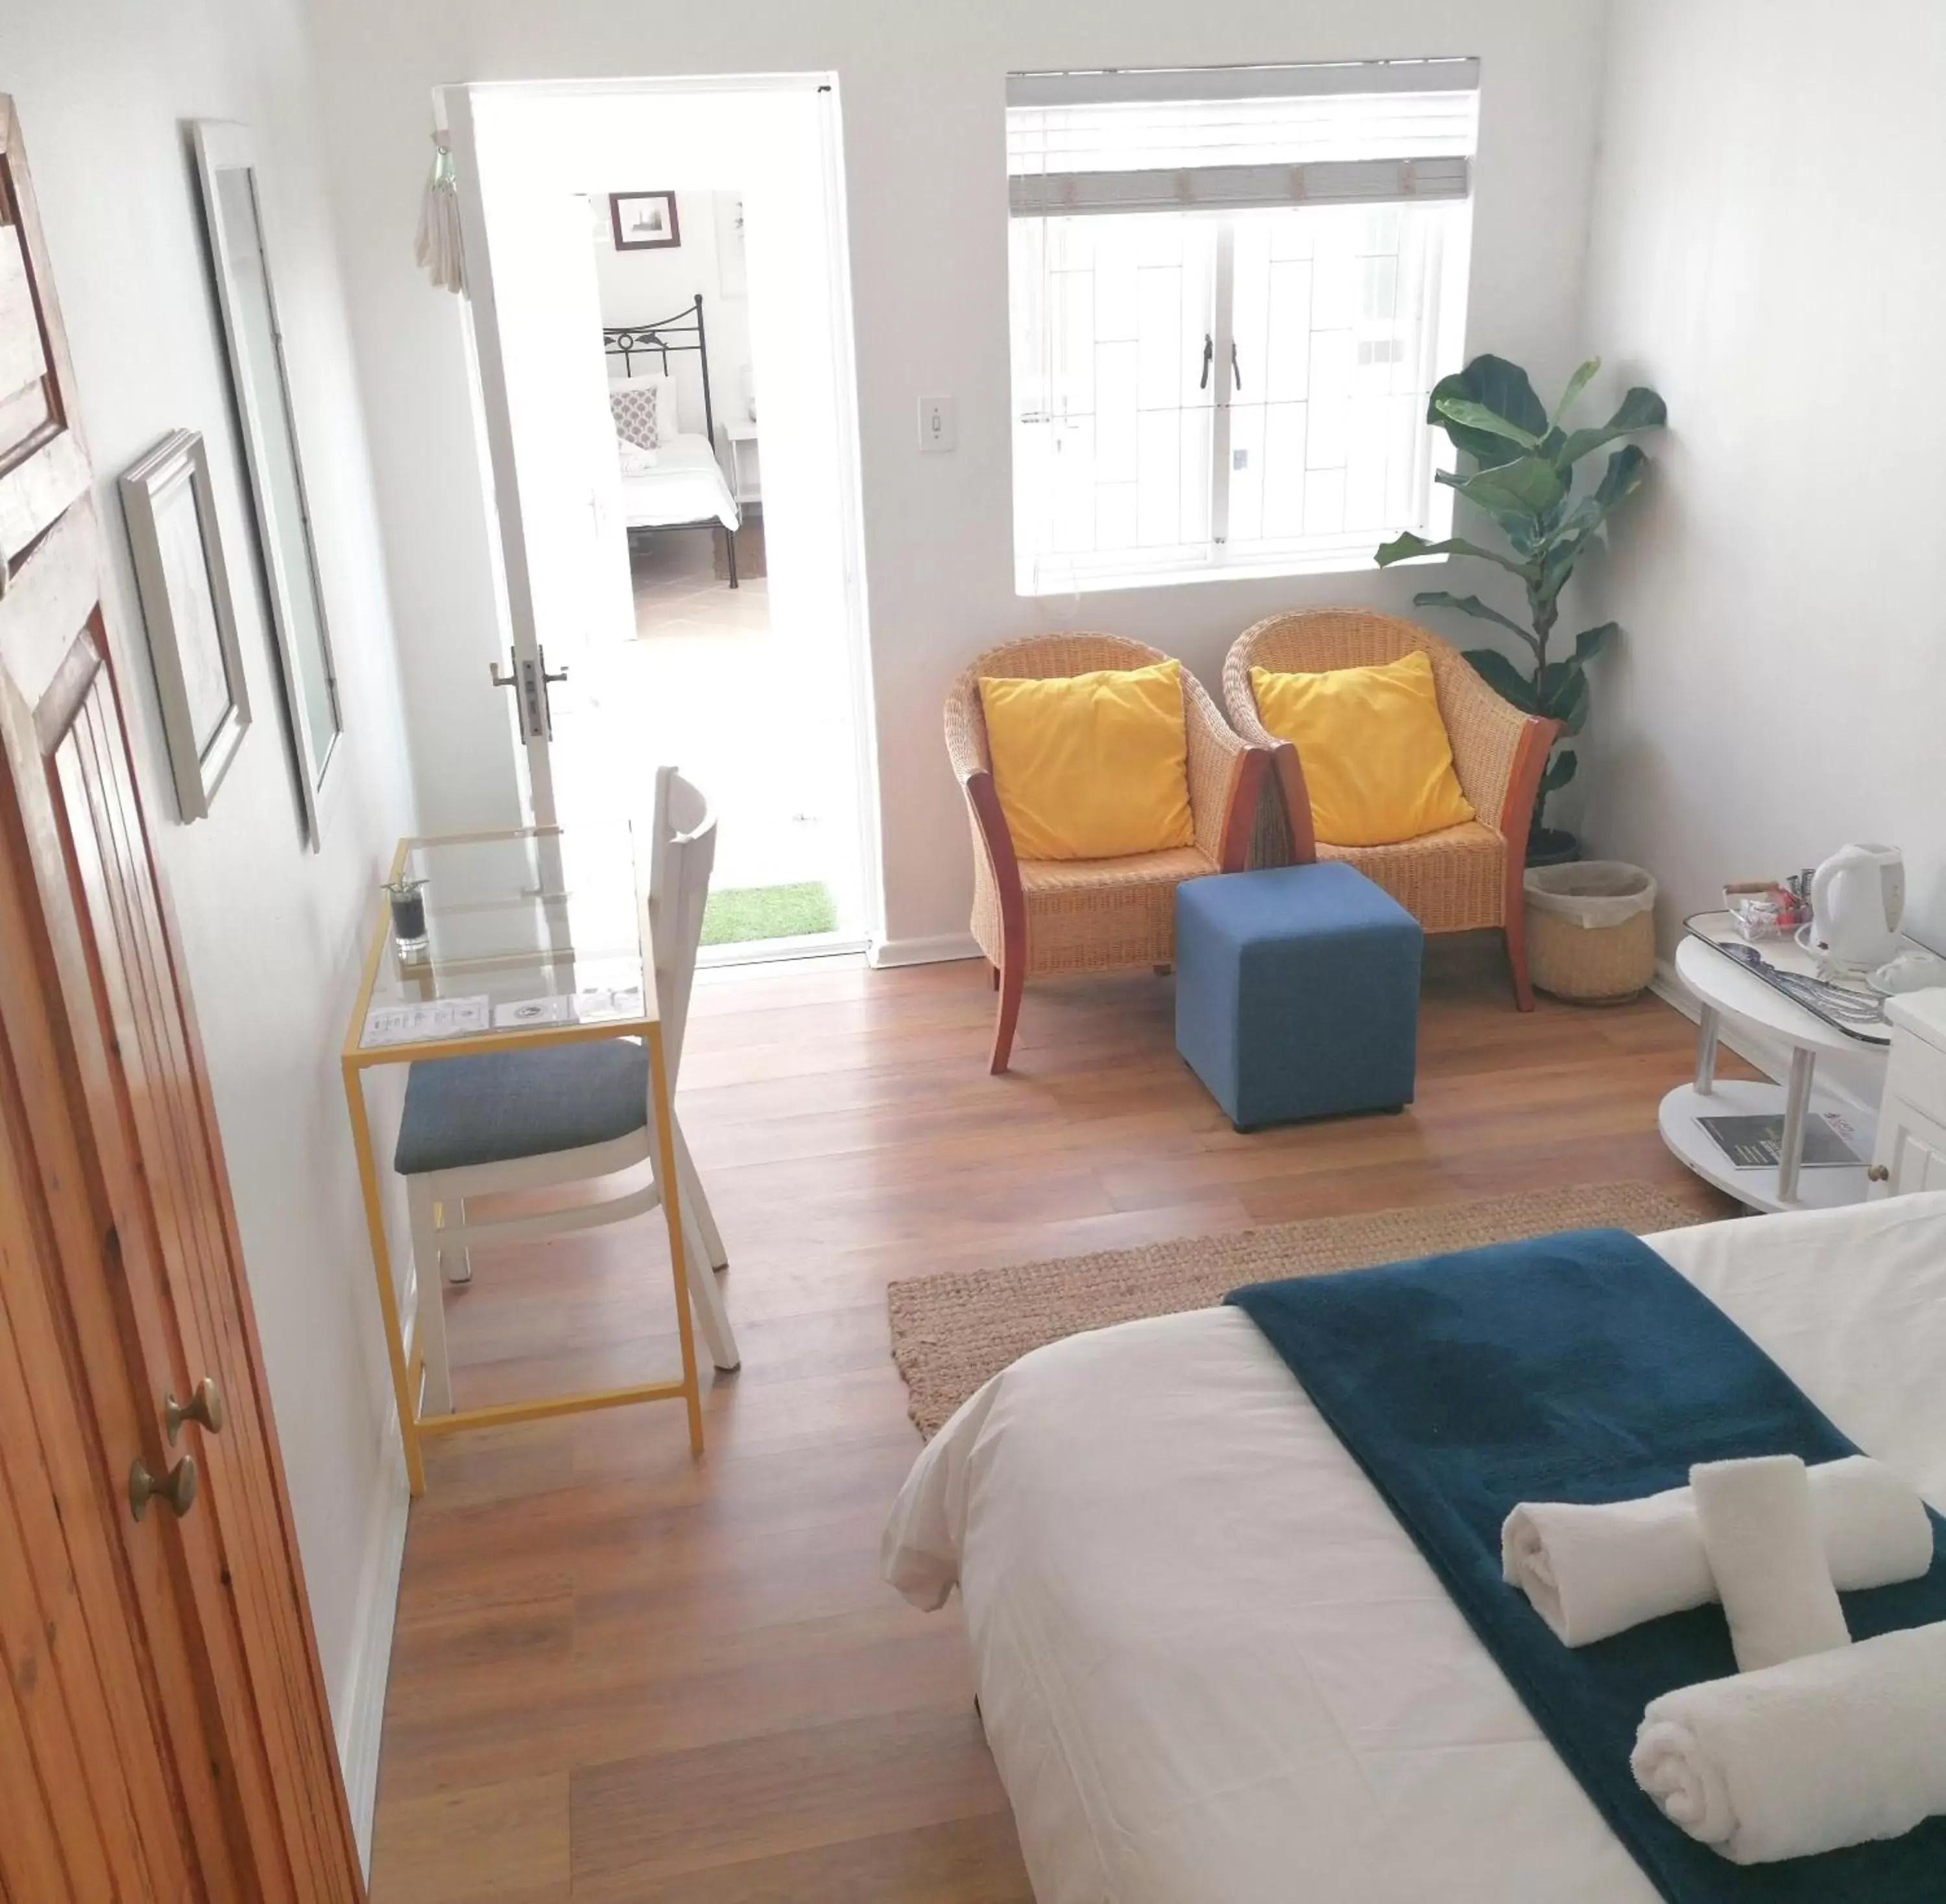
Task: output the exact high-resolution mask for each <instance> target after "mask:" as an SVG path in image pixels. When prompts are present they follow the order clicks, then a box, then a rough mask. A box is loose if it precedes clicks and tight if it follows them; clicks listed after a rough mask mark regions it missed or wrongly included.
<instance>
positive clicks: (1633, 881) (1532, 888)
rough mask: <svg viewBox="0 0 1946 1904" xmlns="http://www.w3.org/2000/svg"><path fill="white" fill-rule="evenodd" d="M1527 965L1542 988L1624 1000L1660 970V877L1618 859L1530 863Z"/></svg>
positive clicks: (1576, 996)
mask: <svg viewBox="0 0 1946 1904" xmlns="http://www.w3.org/2000/svg"><path fill="white" fill-rule="evenodd" d="M1525 884H1526V892H1527V969H1528V971H1529V973H1530V974H1531V977H1532V978H1533V980H1534V987H1535V989H1537V991H1541V992H1550V993H1552V995H1554V996H1555V998H1567V999H1569V1000H1571V1001H1573V1002H1574V1004H1590V1005H1592V1004H1626V1002H1627V1001H1629V999H1631V998H1636V997H1639V995H1641V993H1642V991H1643V990H1644V989H1645V987H1646V986H1648V982H1649V980H1651V979H1652V978H1653V977H1654V976H1655V910H1654V908H1655V881H1654V880H1653V879H1651V878H1650V877H1649V875H1648V874H1647V873H1645V872H1643V871H1642V869H1641V868H1640V867H1639V866H1625V865H1623V863H1621V862H1620V861H1619V860H1612V859H1608V860H1602V859H1597V860H1590V861H1587V862H1586V863H1582V864H1580V865H1577V866H1536V867H1531V868H1530V869H1528V872H1527V878H1526V881H1525Z"/></svg>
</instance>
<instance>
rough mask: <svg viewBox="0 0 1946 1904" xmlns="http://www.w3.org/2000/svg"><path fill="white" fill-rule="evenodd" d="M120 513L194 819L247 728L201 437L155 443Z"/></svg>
mask: <svg viewBox="0 0 1946 1904" xmlns="http://www.w3.org/2000/svg"><path fill="white" fill-rule="evenodd" d="M122 510H123V512H124V513H125V514H126V516H127V517H128V542H129V546H130V548H131V551H133V553H134V557H135V585H136V587H137V588H138V589H139V590H140V591H141V597H142V619H143V620H144V622H147V624H148V628H149V653H150V656H151V657H152V658H153V660H154V662H155V668H156V699H158V700H159V701H160V702H161V703H162V733H163V735H164V736H165V739H166V740H167V741H168V750H169V769H170V772H171V775H172V776H173V777H174V779H175V783H176V801H177V804H178V805H179V806H180V807H181V809H182V816H183V818H184V819H185V820H193V819H202V817H203V816H204V815H205V814H206V813H208V811H209V803H210V802H211V801H212V799H214V798H215V795H216V789H217V787H218V784H219V783H220V782H221V780H222V779H223V776H224V774H225V773H227V772H228V771H229V770H230V762H231V761H233V760H234V759H235V758H236V750H237V748H239V747H240V746H242V744H243V730H244V729H245V728H246V727H249V724H250V697H249V693H248V692H247V691H246V689H245V687H244V685H243V665H242V656H241V654H240V653H239V650H238V648H237V645H236V616H235V614H234V613H233V611H232V609H231V606H230V579H229V576H228V572H227V570H226V569H225V567H224V560H223V545H222V543H221V541H220V540H219V539H218V535H217V532H216V505H215V498H214V496H213V495H212V493H211V491H210V486H209V464H208V461H206V460H205V457H204V455H203V451H202V437H200V436H199V435H198V434H196V432H195V431H194V430H177V431H176V433H175V434H174V435H173V436H171V437H167V438H166V439H165V440H163V441H162V443H158V444H157V445H156V447H155V448H154V449H152V450H151V451H150V452H149V453H148V455H146V456H144V458H142V460H141V461H140V462H139V463H137V464H136V465H135V466H134V468H133V469H131V470H130V471H128V474H126V475H125V476H124V477H122Z"/></svg>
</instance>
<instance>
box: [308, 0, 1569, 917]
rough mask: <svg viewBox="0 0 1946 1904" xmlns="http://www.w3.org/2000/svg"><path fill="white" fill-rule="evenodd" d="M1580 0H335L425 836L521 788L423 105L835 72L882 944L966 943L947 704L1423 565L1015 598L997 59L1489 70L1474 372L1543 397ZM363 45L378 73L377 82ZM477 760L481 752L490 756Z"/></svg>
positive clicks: (357, 317)
mask: <svg viewBox="0 0 1946 1904" xmlns="http://www.w3.org/2000/svg"><path fill="white" fill-rule="evenodd" d="M1601 17H1602V8H1601V7H1600V5H1599V4H1598V0H1552V4H1549V5H1539V4H1536V0H1470V3H1467V0H1311V4H1308V5H1302V6H1293V5H1290V4H1288V0H1209V3H1208V4H1205V5H1199V6H1194V7H1185V6H1183V5H1180V4H1179V0H1114V4H1110V0H1067V4H1065V5H1058V6H1050V5H1047V4H1046V0H989V4H987V5H981V6H977V7H975V6H960V7H945V6H937V5H928V6H919V5H915V6H904V7H885V6H880V5H867V4H865V0H743V4H740V5H737V6H736V7H734V8H689V9H684V8H675V9H669V8H660V9H657V10H656V11H654V12H653V14H650V11H648V10H647V9H646V8H641V7H639V6H633V5H625V4H624V5H616V4H614V0H562V3H561V4H559V5H553V6H549V7H547V8H535V7H533V6H530V5H527V4H524V0H416V4H415V5H412V6H411V7H409V8H401V7H399V6H397V5H394V4H392V0H333V4H332V5H330V6H329V7H321V8H319V9H318V10H317V13H316V14H315V16H314V18H315V30H316V32H317V35H318V39H319V44H320V52H321V54H322V57H323V69H324V76H325V80H326V86H327V89H328V99H329V103H330V105H331V107H332V111H331V113H330V115H329V123H330V125H331V126H332V137H333V139H334V153H333V157H334V184H335V196H336V203H337V207H338V218H339V227H340V231H341V236H342V241H343V245H344V253H345V258H346V265H347V282H348V284H349V286H350V289H351V302H352V308H353V312H354V322H355V323H356V325H357V336H358V341H359V347H360V358H361V362H362V363H363V365H364V366H365V368H366V376H367V383H368V390H369V397H370V402H371V421H370V427H371V430H372V440H373V450H374V458H375V464H376V466H377V469H378V478H379V483H380V489H381V498H382V503H383V507H384V509H385V515H386V519H387V521H388V526H389V528H390V529H391V531H392V539H391V552H392V559H393V569H392V574H393V579H394V600H395V603H396V606H397V612H398V614H399V617H400V625H401V627H402V628H403V629H405V630H406V631H408V633H407V638H406V653H405V655H404V657H403V666H404V668H405V671H406V692H407V698H408V705H409V709H410V717H411V720H412V731H413V734H414V737H415V755H416V756H417V758H418V761H419V794H420V800H421V804H422V810H423V811H424V813H425V817H426V819H427V820H428V823H438V824H445V823H446V822H455V823H458V822H471V821H474V820H477V819H479V818H480V817H481V816H483V815H484V814H485V813H488V812H490V811H493V810H498V805H497V803H504V802H505V801H506V800H507V799H508V798H509V797H510V795H509V789H510V788H511V785H512V766H511V752H510V750H509V748H508V746H507V744H506V742H505V739H504V738H503V736H504V733H505V711H504V709H502V708H501V707H500V706H499V702H498V700H497V699H496V697H495V696H494V695H493V692H492V690H490V689H488V688H487V687H486V685H485V680H486V665H487V662H488V661H489V660H490V659H491V656H492V652H493V640H494V638H495V637H494V636H493V631H492V619H493V618H492V600H491V591H490V587H489V585H488V582H487V579H486V576H487V569H486V560H485V557H484V555H483V549H484V547H485V535H486V530H485V517H484V513H483V510H482V508H480V505H479V504H478V502H477V499H475V498H474V496H472V495H469V493H468V492H469V490H471V491H477V477H475V476H474V474H473V465H472V457H473V450H472V446H471V424H470V422H469V420H468V418H469V408H468V397H467V394H466V384H465V367H464V365H463V363H462V359H461V356H460V353H459V348H458V346H457V344H456V335H457V329H456V325H457V320H456V316H455V314H454V313H453V310H452V309H451V308H450V307H451V304H452V302H453V301H452V300H450V299H444V300H442V299H441V298H439V297H438V296H437V295H435V294H434V293H433V292H431V291H429V290H428V289H426V288H425V284H424V282H423V280H422V279H415V274H414V273H413V270H412V260H411V233H412V224H413V218H414V215H415V214H414V205H415V199H416V196H417V194H418V192H419V185H420V181H421V179H422V176H423V172H424V168H425V160H426V157H427V147H426V131H427V127H428V95H429V94H430V92H431V89H432V88H433V87H434V86H435V85H439V84H440V83H443V82H451V81H459V80H466V79H536V78H577V77H579V78H594V77H601V76H626V75H629V74H639V73H642V72H644V70H645V69H652V70H653V71H655V72H657V73H739V72H743V73H748V72H766V71H769V72H779V71H808V70H826V69H829V70H833V71H835V72H836V73H837V75H838V79H839V94H840V98H841V102H842V108H843V114H844V129H845V157H846V168H847V181H848V193H849V208H848V216H849V221H850V232H851V285H852V298H853V303H854V311H855V316H856V326H857V364H858V382H859V387H860V406H861V418H860V427H861V431H862V440H863V486H864V512H865V523H866V560H867V567H868V577H869V584H870V600H871V616H872V630H871V632H872V646H873V693H874V699H875V704H876V719H877V727H878V732H877V743H878V749H879V773H880V779H881V782H882V787H883V789H884V797H883V801H882V807H883V814H882V834H883V856H884V866H885V883H886V888H887V901H888V918H887V927H888V932H889V933H890V934H891V937H893V938H894V939H895V940H910V939H925V938H928V937H934V936H935V935H944V934H949V933H963V932H964V931H965V925H966V903H967V896H968V887H969V875H968V857H967V852H968V849H967V845H966V840H965V832H966V829H965V821H964V819H963V818H962V815H961V812H960V810H959V793H958V790H957V788H956V786H955V785H954V784H953V780H952V778H951V776H950V774H949V773H948V772H947V766H946V761H945V756H944V748H943V746H942V745H941V740H940V728H939V723H940V708H941V701H942V699H943V697H944V691H945V689H946V686H947V682H948V681H949V680H950V678H951V677H952V676H953V674H955V673H956V672H957V671H958V670H959V668H961V667H962V665H964V664H965V661H966V660H967V659H968V658H969V657H970V656H971V655H972V654H973V653H975V651H976V650H978V649H980V648H981V647H983V646H986V645H987V644H988V643H991V642H993V641H996V640H1003V639H1005V638H1006V637H1009V636H1010V635H1013V634H1021V633H1024V632H1030V631H1033V629H1035V628H1042V627H1049V628H1054V627H1060V626H1063V625H1077V624H1078V625H1082V626H1094V627H1107V628H1116V629H1119V630H1120V631H1123V632H1125V633H1127V634H1132V635H1137V636H1140V637H1144V638H1145V639H1148V640H1152V641H1155V642H1157V643H1159V644H1160V645H1162V646H1166V647H1168V648H1169V649H1170V650H1172V651H1174V652H1175V653H1178V654H1180V655H1181V656H1184V657H1185V659H1188V661H1189V662H1191V664H1192V665H1194V667H1195V668H1197V670H1198V671H1200V673H1201V674H1202V675H1203V677H1204V679H1205V680H1213V679H1214V678H1215V675H1216V673H1217V671H1218V670H1219V667H1220V665H1221V662H1222V656H1223V653H1224V652H1225V649H1226V648H1227V647H1228V644H1229V643H1230V641H1231V639H1232V638H1233V637H1234V636H1235V634H1237V632H1238V631H1240V629H1242V628H1243V627H1244V626H1246V625H1247V624H1248V623H1249V622H1251V621H1252V620H1253V619H1256V617H1258V616H1261V615H1263V614H1265V613H1270V612H1271V611H1274V610H1275V609H1280V608H1284V607H1288V606H1293V605H1299V604H1302V603H1316V602H1324V601H1333V600H1369V601H1375V602H1379V603H1385V604H1388V605H1391V606H1403V605H1404V604H1405V603H1407V602H1409V601H1410V597H1411V594H1412V591H1413V590H1414V589H1415V588H1419V587H1422V586H1424V585H1426V580H1427V578H1426V575H1425V573H1424V572H1423V571H1421V572H1419V573H1417V574H1412V575H1394V576H1379V575H1376V574H1364V575H1358V576H1344V577H1336V578H1331V577H1327V578H1321V579H1320V578H1312V579H1305V580H1302V581H1292V582H1208V583H1199V584H1196V585H1190V586H1187V587H1181V588H1167V589H1158V590H1153V591H1144V592H1139V593H1130V594H1110V595H1095V596H1090V597H1087V598H1086V599H1085V600H1079V601H1070V600H1064V599H1055V600H1039V601H1036V600H1021V599H1020V598H1018V597H1016V596H1015V594H1014V591H1013V582H1012V548H1011V533H1012V525H1011V520H1010V507H1009V487H1010V471H1009V454H1010V452H1009V432H1008V414H1009V391H1008V362H1007V354H1008V353H1007V313H1006V242H1005V181H1004V171H1005V161H1004V156H1003V154H1004V146H1003V140H1002V95H1003V86H1004V76H1005V73H1007V71H1008V70H1009V69H1010V68H1048V67H1063V66H1101V65H1132V66H1157V65H1199V64H1219V63H1226V62H1239V61H1240V62H1260V61H1276V60H1339V59H1351V58H1361V57H1381V56H1388V55H1389V56H1393V57H1408V56H1419V55H1427V54H1477V55H1478V56H1479V57H1481V60H1482V62H1483V73H1484V78H1483V82H1482V87H1483V95H1484V97H1483V107H1484V111H1483V123H1482V130H1481V150H1480V160H1479V167H1478V186H1479V193H1478V222H1477V224H1476V227H1475V245H1474V255H1473V284H1472V321H1471V323H1470V325H1469V348H1471V349H1475V350H1478V349H1484V348H1487V347H1491V348H1493V349H1495V350H1500V351H1503V352H1504V353H1507V354H1509V355H1510V356H1514V357H1516V358H1518V359H1520V360H1522V361H1524V362H1525V363H1528V364H1529V365H1530V366H1531V367H1532V368H1533V369H1534V372H1535V374H1536V376H1537V378H1538V379H1539V380H1540V381H1542V382H1543V383H1546V382H1550V381H1555V379H1557V378H1558V377H1559V376H1561V375H1563V374H1565V371H1566V370H1567V369H1568V368H1570V367H1571V365H1572V363H1573V361H1574V359H1575V357H1576V355H1577V350H1578V348H1579V346H1580V335H1579V333H1578V331H1577V322H1576V320H1577V315H1578V311H1579V306H1580V240H1581V233H1582V232H1583V226H1584V223H1585V219H1586V201H1587V191H1588V184H1589V175H1590V171H1591V168H1592V153H1593V132H1594V127H1595V119H1596V113H1597V91H1598V63H1599V55H1600V31H1599V26H1600V20H1601ZM375 48H383V49H384V57H383V58H382V59H380V58H375V57H374V49H375ZM940 391H948V392H951V393H953V395H955V396H956V397H957V399H958V402H959V451H958V452H957V454H956V455H951V456H943V457H927V458H924V459H922V458H920V456H919V452H918V429H917V406H918V399H919V396H920V395H921V393H934V392H940ZM490 743H491V746H490V745H489V744H490Z"/></svg>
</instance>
